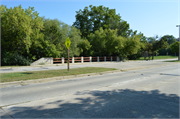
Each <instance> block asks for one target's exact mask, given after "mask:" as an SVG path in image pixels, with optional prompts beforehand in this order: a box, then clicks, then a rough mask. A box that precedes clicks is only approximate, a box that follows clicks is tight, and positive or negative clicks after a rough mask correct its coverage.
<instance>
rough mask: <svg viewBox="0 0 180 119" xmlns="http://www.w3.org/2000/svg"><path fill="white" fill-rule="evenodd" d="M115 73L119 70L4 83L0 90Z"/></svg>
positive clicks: (0, 85)
mask: <svg viewBox="0 0 180 119" xmlns="http://www.w3.org/2000/svg"><path fill="white" fill-rule="evenodd" d="M115 72H121V70H113V71H106V72H99V73H88V74H80V75H70V76H59V77H51V78H43V79H32V80H27V81H14V82H6V83H0V88H4V87H9V86H19V85H21V86H23V85H28V84H34V83H44V82H50V81H56V80H62V79H71V78H78V77H85V76H96V75H103V74H108V73H115Z"/></svg>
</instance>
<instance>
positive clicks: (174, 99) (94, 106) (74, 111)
mask: <svg viewBox="0 0 180 119" xmlns="http://www.w3.org/2000/svg"><path fill="white" fill-rule="evenodd" d="M73 96H75V97H68V98H65V99H64V100H61V99H59V100H57V101H50V102H48V103H46V104H45V105H40V106H34V107H33V106H31V107H26V106H21V107H20V106H14V107H10V108H9V109H8V110H9V111H10V112H9V115H11V116H12V117H13V118H179V96H178V95H175V94H170V95H167V94H164V93H163V94H162V93H160V91H159V90H152V91H136V90H131V89H119V90H112V91H81V92H76V93H75V94H74V95H73ZM71 99H73V100H74V101H75V102H73V101H72V100H71ZM47 107H49V108H47ZM6 111H7V110H6ZM3 117H5V115H2V118H3Z"/></svg>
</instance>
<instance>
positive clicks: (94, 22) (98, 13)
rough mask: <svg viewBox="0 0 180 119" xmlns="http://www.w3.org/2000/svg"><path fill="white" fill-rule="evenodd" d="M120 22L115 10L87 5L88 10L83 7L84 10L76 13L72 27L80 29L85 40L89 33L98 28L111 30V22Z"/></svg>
mask: <svg viewBox="0 0 180 119" xmlns="http://www.w3.org/2000/svg"><path fill="white" fill-rule="evenodd" d="M120 20H121V19H120V15H117V14H116V11H115V9H109V8H108V7H103V6H98V7H96V6H92V5H89V8H88V7H85V8H84V10H81V9H80V10H79V11H76V21H75V22H74V24H73V26H75V27H76V28H78V29H80V31H81V33H82V35H81V36H82V37H84V38H87V36H88V35H90V33H95V31H96V30H99V29H100V27H102V28H103V29H109V28H111V21H115V22H117V23H119V21H120ZM122 24H124V22H123V23H122ZM122 24H121V25H122Z"/></svg>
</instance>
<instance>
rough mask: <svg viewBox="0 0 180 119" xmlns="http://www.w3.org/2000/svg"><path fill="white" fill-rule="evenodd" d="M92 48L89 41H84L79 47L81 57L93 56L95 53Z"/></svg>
mask: <svg viewBox="0 0 180 119" xmlns="http://www.w3.org/2000/svg"><path fill="white" fill-rule="evenodd" d="M91 46H92V45H91V44H90V42H89V41H88V40H87V39H83V40H82V41H81V42H80V43H79V45H78V47H79V49H80V52H81V53H80V55H81V56H91V55H92V54H93V51H92V50H90V48H91Z"/></svg>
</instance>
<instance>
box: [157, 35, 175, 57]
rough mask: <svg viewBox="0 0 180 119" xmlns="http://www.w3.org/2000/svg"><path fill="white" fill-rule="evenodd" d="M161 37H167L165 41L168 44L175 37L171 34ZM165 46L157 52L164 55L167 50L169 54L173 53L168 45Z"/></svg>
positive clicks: (172, 41)
mask: <svg viewBox="0 0 180 119" xmlns="http://www.w3.org/2000/svg"><path fill="white" fill-rule="evenodd" d="M162 38H165V39H167V42H168V44H169V46H170V45H171V44H172V43H174V42H176V38H175V37H174V36H173V35H164V36H163V37H162ZM169 46H168V47H167V48H163V49H160V50H159V51H158V52H159V54H161V55H166V53H167V52H168V54H169V55H174V53H173V52H172V51H171V50H170V47H169Z"/></svg>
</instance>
